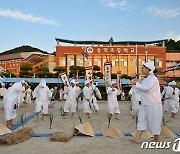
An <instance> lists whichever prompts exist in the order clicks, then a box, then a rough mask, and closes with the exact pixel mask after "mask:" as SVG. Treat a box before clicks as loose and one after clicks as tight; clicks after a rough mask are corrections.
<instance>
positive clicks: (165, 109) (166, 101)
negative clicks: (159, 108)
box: [164, 99, 170, 111]
mask: <svg viewBox="0 0 180 154" xmlns="http://www.w3.org/2000/svg"><path fill="white" fill-rule="evenodd" d="M169 109H170V105H169V99H165V100H164V111H169Z"/></svg>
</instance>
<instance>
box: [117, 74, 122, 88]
mask: <svg viewBox="0 0 180 154" xmlns="http://www.w3.org/2000/svg"><path fill="white" fill-rule="evenodd" d="M116 83H117V88H118V89H120V87H121V73H117V79H116Z"/></svg>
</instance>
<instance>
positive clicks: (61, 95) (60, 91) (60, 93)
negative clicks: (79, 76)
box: [59, 89, 63, 100]
mask: <svg viewBox="0 0 180 154" xmlns="http://www.w3.org/2000/svg"><path fill="white" fill-rule="evenodd" d="M59 99H60V100H63V90H62V89H60V90H59Z"/></svg>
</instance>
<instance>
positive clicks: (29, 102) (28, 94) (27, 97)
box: [26, 86, 32, 104]
mask: <svg viewBox="0 0 180 154" xmlns="http://www.w3.org/2000/svg"><path fill="white" fill-rule="evenodd" d="M31 97H32V90H31V86H28V88H27V89H26V102H27V103H28V104H31V102H32V100H31Z"/></svg>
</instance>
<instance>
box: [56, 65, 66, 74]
mask: <svg viewBox="0 0 180 154" xmlns="http://www.w3.org/2000/svg"><path fill="white" fill-rule="evenodd" d="M53 71H56V72H58V73H62V72H65V71H66V68H65V67H61V66H57V67H55V68H54V69H53Z"/></svg>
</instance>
